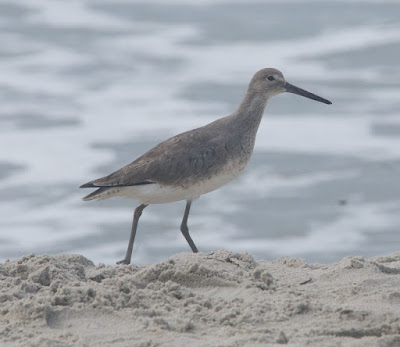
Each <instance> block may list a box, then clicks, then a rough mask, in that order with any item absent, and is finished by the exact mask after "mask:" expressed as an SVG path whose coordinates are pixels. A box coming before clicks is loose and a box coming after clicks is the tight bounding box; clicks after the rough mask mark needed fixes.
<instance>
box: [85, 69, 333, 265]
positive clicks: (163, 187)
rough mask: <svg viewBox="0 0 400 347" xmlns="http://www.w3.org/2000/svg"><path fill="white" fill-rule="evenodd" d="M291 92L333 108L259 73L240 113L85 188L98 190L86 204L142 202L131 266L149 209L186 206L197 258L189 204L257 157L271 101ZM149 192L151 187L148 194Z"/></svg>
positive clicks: (269, 73) (277, 75)
mask: <svg viewBox="0 0 400 347" xmlns="http://www.w3.org/2000/svg"><path fill="white" fill-rule="evenodd" d="M283 92H290V93H295V94H299V95H302V96H305V97H308V98H311V99H314V100H317V101H320V102H324V103H326V104H330V103H331V102H330V101H328V100H326V99H323V98H321V97H319V96H317V95H315V94H312V93H309V92H306V91H305V90H303V89H300V88H297V87H295V86H293V85H291V84H289V83H287V82H286V81H285V79H284V77H283V75H282V73H281V72H280V71H278V70H276V69H271V68H268V69H263V70H260V71H258V72H257V73H256V74H255V75H254V77H253V78H252V80H251V81H250V84H249V88H248V90H247V93H246V96H245V98H244V99H243V101H242V103H241V104H240V106H239V107H238V109H237V110H236V111H235V112H234V113H233V114H231V115H229V116H227V117H223V118H220V119H218V120H216V121H214V122H212V123H209V124H207V125H205V126H203V127H200V128H197V129H193V130H190V131H186V132H184V133H181V134H179V135H176V136H174V137H172V138H170V139H168V140H166V141H164V142H162V143H160V144H158V145H157V146H155V147H154V148H152V149H151V150H149V151H148V152H147V153H145V154H144V155H142V156H141V157H139V158H138V159H136V160H135V161H133V162H132V163H131V164H129V165H127V166H125V167H123V168H121V169H119V170H118V171H116V172H114V173H112V174H110V175H108V176H105V177H102V178H99V179H96V180H93V181H90V182H88V183H86V184H84V185H82V186H81V188H98V189H97V190H96V191H95V192H93V193H91V194H89V195H87V196H85V197H84V198H83V199H84V200H93V199H105V198H109V197H113V196H125V197H130V198H134V199H137V200H139V202H140V203H141V205H140V206H139V207H138V208H137V211H136V212H135V216H134V222H133V227H132V231H131V240H130V242H129V246H128V252H127V255H126V257H125V259H124V260H123V261H121V262H122V263H125V264H127V263H129V262H130V257H131V255H130V254H128V253H131V252H132V246H133V240H134V236H135V233H136V227H137V222H138V219H139V217H140V215H141V212H142V210H143V209H144V208H145V207H146V206H147V205H148V204H149V203H164V202H170V201H177V200H187V206H186V209H185V215H184V219H183V222H182V226H181V231H182V233H183V234H184V236H185V238H186V240H187V241H188V243H189V245H190V246H191V248H192V250H193V251H194V252H197V248H196V246H195V245H194V243H193V241H192V240H191V238H190V235H189V233H188V229H187V225H186V223H187V217H188V214H189V210H190V205H191V201H192V200H193V199H196V198H198V197H199V196H200V195H202V194H205V193H208V192H209V191H212V190H215V189H217V188H219V187H220V186H221V185H223V184H225V183H227V182H229V181H230V180H232V179H234V178H235V177H237V176H238V175H239V174H240V173H241V172H242V171H243V169H244V168H245V167H246V165H247V163H248V161H249V159H250V157H251V154H252V152H253V148H254V143H255V138H256V133H257V130H258V127H259V124H260V122H261V119H262V116H263V113H264V109H265V105H266V103H267V101H268V99H269V98H270V97H272V96H274V95H276V94H280V93H283ZM145 186H149V187H148V188H146V187H145Z"/></svg>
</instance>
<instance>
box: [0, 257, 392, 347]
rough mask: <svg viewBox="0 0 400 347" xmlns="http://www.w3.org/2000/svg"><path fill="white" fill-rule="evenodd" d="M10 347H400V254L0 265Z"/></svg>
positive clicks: (2, 319)
mask: <svg viewBox="0 0 400 347" xmlns="http://www.w3.org/2000/svg"><path fill="white" fill-rule="evenodd" d="M0 285H1V287H0V345H1V346H275V345H280V344H287V345H288V346H364V347H365V346H400V253H398V254H394V255H392V256H387V257H375V258H372V259H369V260H365V259H363V258H362V257H347V258H344V259H343V260H342V261H340V262H339V263H337V264H334V265H331V266H327V265H310V264H306V263H305V262H304V261H303V260H300V259H293V258H282V259H278V260H276V261H254V260H253V258H252V257H251V256H250V255H249V254H239V253H231V252H227V251H217V252H213V253H210V254H202V253H200V254H189V253H182V254H177V255H175V256H172V257H171V258H169V259H167V260H165V261H163V262H162V263H159V264H154V265H147V266H135V265H128V266H124V265H120V266H104V265H102V264H100V265H99V266H97V267H96V266H94V265H93V263H92V262H91V261H90V260H88V259H86V258H84V257H83V256H80V255H60V256H48V255H41V256H35V255H33V254H32V255H27V256H24V257H22V258H20V259H18V260H14V261H7V262H5V263H4V264H1V265H0Z"/></svg>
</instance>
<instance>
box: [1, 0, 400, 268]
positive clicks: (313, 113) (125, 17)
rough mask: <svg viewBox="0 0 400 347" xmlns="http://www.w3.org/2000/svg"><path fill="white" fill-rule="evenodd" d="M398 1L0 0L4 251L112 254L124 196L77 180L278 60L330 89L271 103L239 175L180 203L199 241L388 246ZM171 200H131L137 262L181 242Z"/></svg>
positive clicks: (215, 112) (137, 151)
mask: <svg viewBox="0 0 400 347" xmlns="http://www.w3.org/2000/svg"><path fill="white" fill-rule="evenodd" d="M399 13H400V3H399V2H398V1H378V0H376V1H365V2H363V1H323V0H320V1H278V0H276V1H258V2H256V1H247V0H242V1H214V0H213V1H211V0H210V1H201V0H196V1H194V0H192V1H183V0H181V1H179V0H177V1H174V0H167V1H161V0H159V1H153V0H151V1H140V2H139V1H132V0H117V1H111V0H109V1H97V0H96V1H95V0H82V1H53V0H48V1H44V0H35V1H30V0H17V1H16V0H1V1H0V27H1V31H0V183H1V184H0V260H1V261H4V260H5V259H7V258H11V259H12V258H16V257H19V256H21V255H23V254H26V253H28V252H34V253H36V254H41V253H49V254H56V253H81V254H83V255H84V256H86V257H88V258H90V259H92V260H93V261H95V262H105V263H114V262H115V261H117V260H120V259H122V258H123V256H124V255H125V250H126V246H127V242H128V238H129V233H130V227H131V219H132V213H133V209H134V208H135V207H136V206H137V202H136V201H134V200H125V199H112V200H108V201H104V202H83V201H81V197H82V196H84V195H85V194H87V193H89V192H90V190H79V189H78V186H79V185H80V184H82V183H85V182H87V181H89V180H91V179H94V178H98V177H101V176H104V175H106V174H109V173H111V172H113V171H115V170H116V169H118V168H120V167H122V166H123V165H125V164H127V163H129V162H131V161H133V160H134V159H135V158H136V157H137V156H139V155H141V154H142V153H144V152H145V151H146V150H148V149H150V148H151V147H152V146H154V145H155V144H157V143H158V142H160V141H162V140H164V139H166V138H168V137H170V136H172V135H175V134H177V133H179V132H182V131H185V130H189V129H192V128H194V127H197V126H201V125H204V124H206V123H208V122H210V121H212V120H214V119H216V118H219V117H221V116H225V115H227V114H230V113H231V112H233V111H234V110H235V109H236V107H237V106H238V104H239V103H240V101H241V98H242V97H243V96H244V93H245V91H246V88H247V85H248V83H249V81H250V78H251V77H252V76H253V74H254V73H255V72H256V71H257V70H259V69H261V68H264V67H276V68H278V69H280V70H281V71H283V73H284V74H285V76H286V78H287V80H288V81H289V82H290V83H293V84H295V85H297V86H299V87H302V88H304V89H307V90H309V91H311V92H315V93H316V94H319V95H321V96H323V97H325V98H327V99H330V100H331V101H332V102H333V105H331V106H327V105H324V104H321V103H317V102H314V101H311V100H309V99H305V98H301V97H298V96H295V95H292V94H290V95H289V94H288V95H281V96H279V97H276V98H274V99H273V100H271V101H270V102H269V104H268V105H267V110H266V114H265V116H264V119H263V121H262V124H261V126H260V129H259V132H258V136H257V142H256V147H255V152H254V155H253V158H252V160H251V162H250V165H249V167H248V168H247V169H246V171H245V173H244V174H243V176H241V178H240V179H238V180H236V181H234V182H232V183H230V184H229V185H227V186H225V187H224V188H222V189H220V190H218V191H216V192H213V193H210V194H208V195H205V196H202V197H201V198H200V200H198V201H196V202H195V203H194V204H193V207H192V212H191V215H190V218H189V228H190V230H191V235H192V237H193V239H194V240H195V243H196V244H197V246H198V247H199V249H200V250H201V251H204V252H209V251H212V250H216V249H220V248H225V249H228V250H232V251H238V252H244V251H247V252H251V253H252V254H253V255H254V257H255V258H256V259H274V258H276V257H281V256H294V257H303V258H305V259H306V260H307V261H310V262H320V263H330V262H334V261H336V260H338V259H339V258H341V257H342V256H345V255H350V254H351V255H363V256H367V257H369V256H373V255H383V254H389V253H391V252H394V251H399V244H400V232H399V231H400V230H399V227H400V185H399V177H400V114H399V111H400V64H399V61H400V17H399ZM184 207H185V203H184V202H177V203H173V204H168V205H151V206H149V207H148V208H147V209H146V210H145V211H144V213H143V216H142V218H141V220H140V225H139V230H138V234H137V237H136V243H135V247H134V252H133V259H132V262H133V263H140V264H142V263H153V262H157V261H160V260H162V259H164V258H165V257H167V256H170V255H172V254H174V253H176V252H183V251H189V247H188V245H187V244H186V241H185V240H184V238H183V237H182V235H181V233H180V231H179V225H180V222H181V218H182V215H183V210H184Z"/></svg>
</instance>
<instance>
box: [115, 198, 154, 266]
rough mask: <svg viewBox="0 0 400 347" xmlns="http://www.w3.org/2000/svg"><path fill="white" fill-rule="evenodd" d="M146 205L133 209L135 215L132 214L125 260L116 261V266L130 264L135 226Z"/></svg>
mask: <svg viewBox="0 0 400 347" xmlns="http://www.w3.org/2000/svg"><path fill="white" fill-rule="evenodd" d="M146 206H147V205H146V204H142V205H140V206H138V207H136V209H135V213H134V214H133V223H132V229H131V236H130V238H129V244H128V249H127V251H126V255H125V259H124V260H121V261H118V262H117V264H130V263H131V257H132V249H133V243H134V242H135V235H136V229H137V225H138V222H139V218H140V216H141V215H142V211H143V210H144V208H145V207H146Z"/></svg>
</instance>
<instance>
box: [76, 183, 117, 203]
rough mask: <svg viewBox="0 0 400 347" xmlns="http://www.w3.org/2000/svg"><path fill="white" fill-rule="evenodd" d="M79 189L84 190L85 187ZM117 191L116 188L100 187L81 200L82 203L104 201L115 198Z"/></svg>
mask: <svg viewBox="0 0 400 347" xmlns="http://www.w3.org/2000/svg"><path fill="white" fill-rule="evenodd" d="M81 188H86V187H83V186H81ZM118 191H119V189H118V188H112V187H101V188H99V189H97V190H95V191H94V192H92V193H90V194H89V195H86V196H85V197H83V198H82V200H84V201H90V200H104V199H108V198H111V197H113V196H115V193H118Z"/></svg>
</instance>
